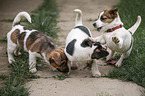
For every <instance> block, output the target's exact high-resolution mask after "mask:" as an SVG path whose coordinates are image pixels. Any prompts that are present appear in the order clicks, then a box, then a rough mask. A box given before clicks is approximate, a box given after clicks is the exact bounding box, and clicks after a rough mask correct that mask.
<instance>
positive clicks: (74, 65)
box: [71, 62, 78, 70]
mask: <svg viewBox="0 0 145 96" xmlns="http://www.w3.org/2000/svg"><path fill="white" fill-rule="evenodd" d="M71 69H72V70H76V69H78V66H77V64H76V62H71Z"/></svg>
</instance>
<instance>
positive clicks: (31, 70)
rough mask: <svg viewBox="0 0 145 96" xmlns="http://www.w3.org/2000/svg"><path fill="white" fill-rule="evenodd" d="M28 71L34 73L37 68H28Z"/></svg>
mask: <svg viewBox="0 0 145 96" xmlns="http://www.w3.org/2000/svg"><path fill="white" fill-rule="evenodd" d="M29 72H31V73H36V72H37V69H36V68H33V69H30V71H29Z"/></svg>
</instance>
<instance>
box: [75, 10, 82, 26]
mask: <svg viewBox="0 0 145 96" xmlns="http://www.w3.org/2000/svg"><path fill="white" fill-rule="evenodd" d="M74 12H76V13H77V15H76V19H75V26H78V25H83V24H82V11H81V10H80V9H75V10H74Z"/></svg>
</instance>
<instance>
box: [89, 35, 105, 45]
mask: <svg viewBox="0 0 145 96" xmlns="http://www.w3.org/2000/svg"><path fill="white" fill-rule="evenodd" d="M91 40H92V41H94V42H100V43H101V44H105V43H106V41H105V40H104V38H103V35H101V36H98V37H96V38H91Z"/></svg>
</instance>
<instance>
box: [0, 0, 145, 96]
mask: <svg viewBox="0 0 145 96" xmlns="http://www.w3.org/2000/svg"><path fill="white" fill-rule="evenodd" d="M42 1H43V0H27V1H26V0H0V25H1V26H0V34H1V35H0V38H3V37H4V36H5V34H6V33H7V32H8V31H9V30H10V29H11V26H12V23H9V22H3V21H1V20H4V19H12V18H14V17H15V15H16V14H17V13H18V12H20V11H27V12H29V13H31V11H33V10H34V9H35V8H37V7H38V6H39V5H40V4H41V3H42ZM56 1H57V3H58V8H59V11H60V13H59V18H58V21H59V23H58V27H60V31H59V33H58V37H59V38H58V42H59V43H60V45H61V46H63V47H64V46H65V38H66V36H67V34H68V33H69V31H70V30H71V29H72V28H73V27H74V19H75V13H74V12H73V10H74V9H76V8H79V9H81V10H82V12H83V24H84V25H86V26H87V27H89V28H90V30H91V32H92V35H93V37H96V36H99V35H101V33H98V32H97V31H96V30H94V28H93V26H92V24H93V21H89V19H95V18H97V17H98V15H99V13H100V12H101V11H102V10H105V9H109V8H112V6H113V5H115V4H117V3H118V2H119V0H56ZM34 2H35V3H34ZM0 51H1V53H0V61H1V62H0V73H6V72H8V70H9V68H8V62H7V56H6V54H5V53H6V43H4V42H0ZM98 65H99V70H100V72H101V74H102V76H103V75H105V74H107V73H108V72H109V70H111V69H112V68H114V67H113V66H110V65H106V63H105V62H104V61H103V60H98ZM84 66H85V62H81V63H79V69H78V70H75V71H72V72H71V74H70V76H69V77H70V78H67V79H65V80H57V79H54V78H52V76H56V75H58V74H59V73H58V72H53V71H51V70H50V69H49V67H48V66H43V67H39V69H38V72H37V73H36V74H37V75H39V76H41V77H45V79H44V78H40V79H35V80H33V81H31V82H28V83H27V86H28V87H30V86H31V88H30V91H31V95H30V96H100V95H101V96H140V95H141V92H140V90H143V88H142V87H140V86H138V85H137V84H134V83H131V82H123V81H121V80H117V79H109V78H103V77H101V78H92V77H91V73H90V70H88V69H83V68H84ZM46 77H47V78H46Z"/></svg>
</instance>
